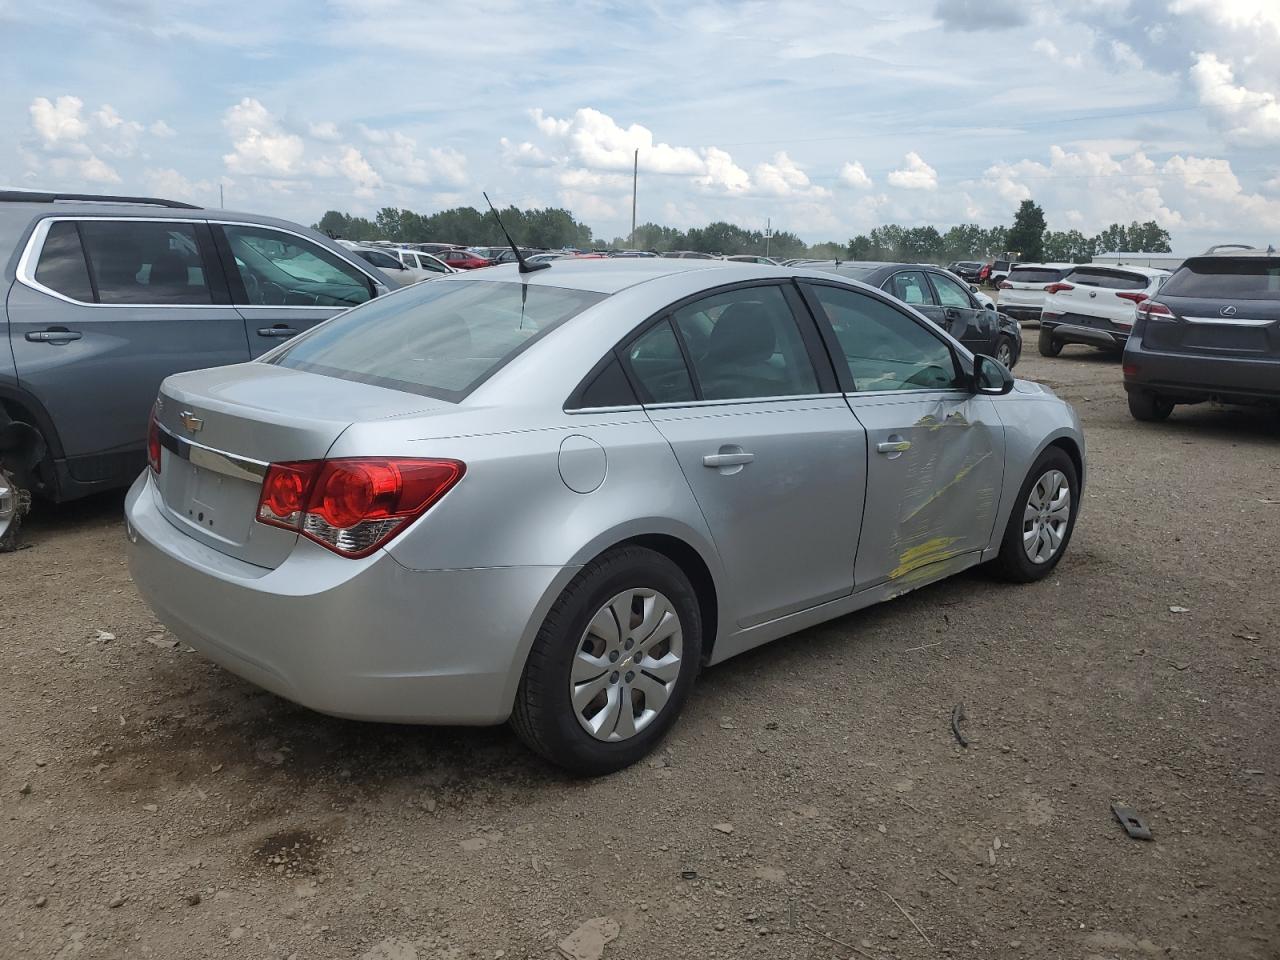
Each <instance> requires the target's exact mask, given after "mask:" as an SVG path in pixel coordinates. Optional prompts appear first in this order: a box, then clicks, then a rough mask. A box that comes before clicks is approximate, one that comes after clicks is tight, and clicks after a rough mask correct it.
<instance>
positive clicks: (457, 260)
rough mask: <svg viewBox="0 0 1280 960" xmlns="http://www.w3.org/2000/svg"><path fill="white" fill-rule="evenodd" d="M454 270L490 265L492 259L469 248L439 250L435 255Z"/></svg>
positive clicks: (473, 268) (491, 264)
mask: <svg viewBox="0 0 1280 960" xmlns="http://www.w3.org/2000/svg"><path fill="white" fill-rule="evenodd" d="M435 256H436V257H437V258H439V259H440V260H443V261H444V262H445V263H447V264H448V265H449V266H451V267H453V268H454V269H455V270H475V269H476V268H477V267H491V266H493V261H492V260H489V259H487V258H485V257H482V256H480V255H479V254H477V253H472V252H471V251H470V250H441V251H440V252H439V253H437V254H436V255H435Z"/></svg>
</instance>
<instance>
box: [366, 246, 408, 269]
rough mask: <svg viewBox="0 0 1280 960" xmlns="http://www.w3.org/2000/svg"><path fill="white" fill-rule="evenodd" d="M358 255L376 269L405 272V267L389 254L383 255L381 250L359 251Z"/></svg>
mask: <svg viewBox="0 0 1280 960" xmlns="http://www.w3.org/2000/svg"><path fill="white" fill-rule="evenodd" d="M356 255H357V256H359V257H362V258H363V259H364V260H367V261H368V262H369V263H372V264H373V265H374V266H375V267H381V268H382V269H383V270H403V269H404V265H403V264H402V263H401V262H400V261H399V260H397V259H396V258H395V257H393V256H391V254H389V253H383V252H381V251H380V250H357V251H356Z"/></svg>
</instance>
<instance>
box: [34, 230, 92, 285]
mask: <svg viewBox="0 0 1280 960" xmlns="http://www.w3.org/2000/svg"><path fill="white" fill-rule="evenodd" d="M36 280H37V281H38V282H39V283H42V284H44V285H45V286H46V287H48V288H49V289H50V290H57V291H58V292H59V293H61V294H62V295H63V296H67V297H70V298H71V299H72V300H80V301H83V302H84V303H93V287H92V286H91V285H90V284H89V267H88V264H86V263H85V259H84V250H83V249H81V247H80V234H79V233H78V232H77V231H76V225H75V224H74V223H72V222H71V221H69V220H63V221H61V222H59V223H55V224H53V225H52V226H50V227H49V234H48V236H46V237H45V239H44V247H43V248H42V249H41V251H40V262H39V263H38V264H36Z"/></svg>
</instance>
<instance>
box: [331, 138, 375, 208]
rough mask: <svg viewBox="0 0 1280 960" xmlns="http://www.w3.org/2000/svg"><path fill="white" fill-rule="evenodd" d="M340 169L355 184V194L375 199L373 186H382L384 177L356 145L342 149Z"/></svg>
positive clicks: (367, 198) (339, 158)
mask: <svg viewBox="0 0 1280 960" xmlns="http://www.w3.org/2000/svg"><path fill="white" fill-rule="evenodd" d="M338 170H339V171H340V172H341V173H342V175H343V176H344V177H346V178H347V179H348V180H350V181H351V183H352V184H353V185H354V186H355V195H356V196H357V197H360V198H361V199H364V200H371V199H373V196H374V193H373V188H374V187H380V186H382V177H380V176H379V175H378V172H377V171H376V170H374V169H373V167H371V166H369V161H368V160H366V159H365V158H364V155H363V154H362V153H361V152H360V151H359V150H357V149H356V148H355V147H344V148H343V149H342V152H341V153H340V154H339V156H338Z"/></svg>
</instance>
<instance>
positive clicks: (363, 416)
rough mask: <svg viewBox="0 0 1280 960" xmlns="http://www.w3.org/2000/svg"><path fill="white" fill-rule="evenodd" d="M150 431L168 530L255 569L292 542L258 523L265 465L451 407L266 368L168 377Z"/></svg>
mask: <svg viewBox="0 0 1280 960" xmlns="http://www.w3.org/2000/svg"><path fill="white" fill-rule="evenodd" d="M157 408H158V409H157V422H158V424H159V426H160V430H161V442H162V446H163V447H164V452H163V453H162V454H161V471H160V474H159V476H156V477H154V479H155V482H156V486H157V488H158V489H159V491H160V496H161V500H162V502H163V509H164V511H165V513H166V515H167V516H168V518H169V521H170V522H171V523H173V524H174V526H176V527H178V529H180V530H182V531H184V532H185V533H186V534H187V535H189V536H191V537H192V538H194V539H196V540H199V541H201V542H202V543H205V544H207V545H208V546H211V547H213V548H214V549H216V550H219V551H220V552H222V553H225V554H228V555H229V556H233V557H236V558H237V559H240V560H244V561H246V562H248V563H253V564H257V565H258V566H263V567H276V566H278V565H279V564H280V563H282V562H283V561H284V559H285V558H286V557H287V556H288V555H289V552H290V550H292V549H293V546H294V544H295V543H296V542H297V538H298V535H297V534H296V533H294V532H292V531H289V530H284V529H282V528H280V527H273V526H268V525H266V524H262V523H258V522H257V521H256V515H257V509H258V498H259V495H260V493H261V489H262V477H263V474H264V473H265V471H266V466H267V464H270V463H277V462H280V461H287V460H319V459H323V458H324V456H325V454H326V453H328V451H329V448H330V447H332V446H333V443H334V441H335V440H337V439H338V437H339V436H341V435H342V433H343V431H345V430H346V429H347V428H348V427H349V426H350V425H351V424H353V423H356V422H361V421H372V420H385V419H388V418H391V417H399V416H406V415H410V414H420V413H424V412H429V411H431V410H435V409H439V410H440V411H441V412H444V411H447V410H455V409H457V407H456V405H455V404H451V403H446V402H445V401H442V400H434V399H431V398H429V397H423V396H419V395H417V394H410V393H402V392H400V391H397V390H389V389H387V388H385V387H377V386H372V385H370V384H363V383H356V382H353V381H349V380H339V379H336V378H333V377H325V376H321V375H319V374H314V373H305V372H303V371H299V370H292V369H289V368H287V367H279V366H274V365H271V364H264V363H248V364H239V365H236V366H231V367H216V368H213V369H209V370H197V371H194V372H191V373H184V374H179V375H177V376H173V377H169V378H168V379H167V380H165V382H164V383H163V384H161V386H160V395H159V398H158V399H157Z"/></svg>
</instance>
